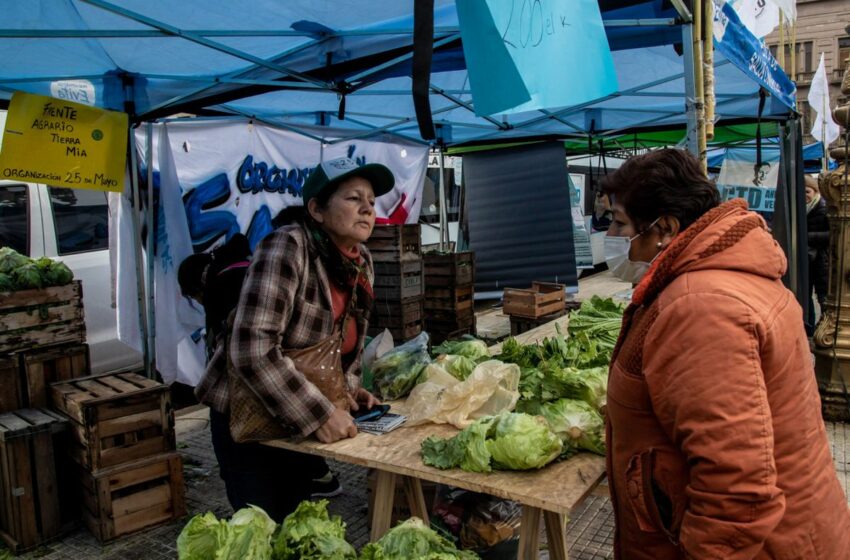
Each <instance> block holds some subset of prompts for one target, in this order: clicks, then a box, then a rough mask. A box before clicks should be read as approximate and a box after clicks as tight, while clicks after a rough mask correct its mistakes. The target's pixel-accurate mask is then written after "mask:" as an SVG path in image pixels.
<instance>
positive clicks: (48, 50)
mask: <svg viewBox="0 0 850 560" xmlns="http://www.w3.org/2000/svg"><path fill="white" fill-rule="evenodd" d="M691 4H692V2H690V1H687V0H599V6H600V9H601V12H602V17H603V21H604V24H605V29H606V34H607V37H608V42H609V45H610V47H611V49H612V50H613V52H614V63H615V67H616V72H617V77H618V81H619V89H618V91H617V92H616V93H613V94H610V95H607V96H605V97H603V98H601V99H596V100H590V101H588V102H586V103H582V104H580V105H577V106H574V107H561V108H551V109H549V110H538V111H530V112H523V113H516V114H512V115H495V116H483V117H480V116H477V115H475V113H474V107H473V99H472V93H471V90H470V86H469V81H468V77H467V71H466V66H465V62H464V57H463V49H462V43H461V34H460V28H459V24H458V17H457V12H456V9H455V4H454V1H453V0H434V10H433V30H434V32H433V58H432V64H431V74H430V83H429V84H428V88H427V90H428V93H429V99H428V100H429V102H430V111H431V116H432V120H433V123H434V125H435V129H436V134H437V138H436V140H434V141H433V143H434V144H435V145H438V146H440V147H441V148H442V147H445V146H454V145H459V144H469V143H489V142H505V141H516V140H518V139H534V138H558V139H569V138H589V139H593V138H598V137H606V136H616V135H618V134H621V133H623V132H624V131H637V130H644V129H657V128H658V127H667V126H669V127H678V128H682V127H687V129H688V131H689V142H688V143H689V147H690V149H692V150H694V151H695V150H696V142H695V140H694V138H695V134H694V133H693V131H694V130H695V129H696V125H695V122H696V114H695V112H694V110H693V109H694V97H695V93H694V92H695V89H694V88H695V85H694V83H695V81H694V76H695V68H694V57H693V56H692V50H691V49H692V48H693V25H692V18H691V15H690V12H689V9H688V5H691ZM415 6H416V3H415V2H413V1H406V2H397V1H375V0H371V1H370V0H352V1H349V2H338V1H334V0H291V1H287V2H280V1H279V0H180V1H179V2H177V1H172V2H151V1H149V0H112V1H107V0H8V1H7V2H4V5H3V8H4V10H3V11H4V14H3V15H4V17H3V21H2V23H0V59H2V60H3V64H2V66H0V107H5V106H7V105H8V102H9V100H10V99H11V96H12V94H13V92H14V91H17V90H20V91H25V92H30V93H38V94H42V95H52V96H54V97H60V98H66V99H71V100H74V99H80V98H81V97H85V98H87V99H86V100H87V101H89V102H90V103H91V104H93V105H95V106H98V107H103V108H107V109H112V110H119V111H124V112H126V113H128V114H129V116H130V119H131V121H133V122H136V123H140V122H145V121H147V122H150V121H153V120H156V119H160V118H164V117H170V116H173V115H175V114H178V113H191V114H194V115H202V116H206V117H224V118H228V117H232V116H239V117H240V118H244V117H251V118H255V119H260V120H263V121H265V122H268V123H270V124H273V125H276V126H280V127H283V128H286V129H289V130H294V131H296V132H300V133H302V134H305V135H307V136H311V137H314V138H315V137H316V134H317V133H316V130H317V129H316V128H315V127H316V125H319V126H320V127H330V128H332V129H334V130H340V129H344V130H346V131H349V132H350V135H351V136H355V137H368V136H373V135H378V134H392V135H398V136H399V137H403V138H405V139H407V140H413V141H419V142H422V141H423V140H422V137H421V136H420V133H419V128H418V123H417V117H416V112H415V110H414V101H413V97H412V94H411V90H412V87H413V81H412V78H411V74H412V60H413V57H414V48H415V46H417V45H415V43H414V40H413V38H414V7H415ZM731 27H732V28H733V30H735V32H736V33H739V34H740V37H743V39H744V42H743V43H742V44H744V43H746V44H750V43H752V44H755V43H754V40H753V41H750V39H751V36H749V33H748V32H746V30H744V29H743V28H741V27H740V25H739V24H734V22H733V25H732V26H731ZM419 45H421V43H419ZM745 47H746V45H745ZM730 48H731V47H730ZM735 48H736V49H737V50H727V51H723V52H726V53H727V54H731V55H733V56H732V58H731V59H730V58H727V57H726V56H724V55H723V54H722V52H721V51H720V50H718V51H717V52H716V53H715V60H714V67H715V76H716V78H715V82H716V98H717V109H716V113H717V120H718V124H723V123H735V122H740V121H742V120H743V121H753V120H755V119H756V118H757V117H759V118H761V119H763V120H773V121H779V122H782V123H785V122H786V121H788V120H789V119H790V120H791V126H790V127H785V129H787V130H786V132H784V133H783V134H785V136H787V137H790V138H792V140H793V137H794V135H795V134H798V127H797V126H795V125H794V124H793V123H794V118H795V116H796V115H795V112H794V107H793V105H794V102H793V85H791V84H790V82H789V81H788V80H787V77H784V76H782V77H784V81H783V80H780V82H781V83H780V84H777V82H776V81H775V80H770V79H768V80H765V76H764V75H762V74H761V73H759V72H758V71H753V70H752V69H751V68H750V67H749V66H748V64H746V62H745V61H744V60H745V59H746V58H747V55H748V54H749V52H744V50H746V49H744V50H742V49H741V48H740V45H737V46H736V47H735ZM747 48H750V49H751V50H752V49H753V48H754V49H756V50H757V49H758V47H752V45H750V47H747ZM733 59H734V60H733ZM779 73H780V74H781V71H780V72H779ZM576 79H577V80H579V79H582V77H581V76H577V77H576ZM764 91H767V94H768V95H767V98H766V103H764V106H763V108H762V110H761V111H760V110H759V104H760V99H762V98H763V93H762V92H764ZM760 93H761V95H760ZM308 126H309V130H308V129H307V127H308ZM318 130H322V129H321V128H319V129H318ZM349 138H350V137H349ZM131 145H132V144H131ZM130 155H131V157H135V152H134V151H131V154H130ZM792 159H793V158H792ZM148 161H149V158H148ZM135 178H136V177H135V174H133V179H134V180H135ZM134 192H135V193H136V195H137V196H138V192H139V191H138V185H134ZM149 196H151V197H152V195H151V194H150V191H149ZM151 201H152V198H151ZM792 215H793V211H792ZM148 220H151V222H152V213H151V212H150V211H149V213H148ZM149 239H150V237H149Z"/></svg>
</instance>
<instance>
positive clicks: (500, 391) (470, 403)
mask: <svg viewBox="0 0 850 560" xmlns="http://www.w3.org/2000/svg"><path fill="white" fill-rule="evenodd" d="M422 375H423V378H424V379H423V380H422V382H421V383H420V384H419V385H417V386H416V387H415V388H414V389H413V391H411V393H410V397H409V398H408V399H407V403H408V405H409V407H410V414H409V415H408V420H407V423H408V425H416V424H423V423H425V422H434V423H435V424H451V425H453V426H455V427H456V428H460V429H463V428H465V427H467V426H468V425H470V424H471V423H472V422H473V421H475V420H476V419H478V418H481V417H482V416H494V415H497V414H499V413H501V412H504V411H510V410H513V409H514V407H515V406H516V402H517V400H518V399H519V377H520V368H519V366H518V365H516V364H506V363H504V362H501V361H499V360H488V361H486V362H482V363H480V364H478V365H477V366H476V367H475V369H474V370H472V373H471V374H470V375H469V377H467V378H466V379H465V380H464V381H460V380H459V379H457V378H456V377H454V376H452V375H451V374H450V373H448V372H447V371H446V370H444V369H443V368H442V367H440V366H439V365H437V364H430V365H428V366H427V367H426V368H425V371H424V372H423V374H422Z"/></svg>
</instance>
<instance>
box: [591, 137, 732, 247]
mask: <svg viewBox="0 0 850 560" xmlns="http://www.w3.org/2000/svg"><path fill="white" fill-rule="evenodd" d="M602 192H604V193H606V194H608V196H609V197H610V199H611V203H612V204H613V203H615V202H616V203H618V204H620V205H621V206H622V207H623V209H625V211H626V214H628V216H629V218H631V219H632V220H633V221H634V222H635V224H636V225H637V226H638V227H639V228H645V227H647V226H648V225H649V224H651V223H652V222H653V221H654V220H655V219H656V218H658V217H659V216H673V217H675V218H677V219H678V220H679V223H680V224H681V228H682V230H684V229H685V228H687V227H688V226H690V225H691V224H692V223H694V222H695V221H696V220H697V219H698V218H699V217H700V216H702V215H703V214H705V213H706V212H708V211H709V210H711V209H712V208H714V207H715V206H717V205H719V204H720V192H719V191H718V190H717V187H716V186H715V185H714V183H713V182H712V181H711V180H710V179H709V178H708V177H707V176H706V174H705V172H704V171H703V169H702V165H701V164H700V162H699V161H698V160H697V159H696V158H695V157H694V156H692V155H691V154H690V153H688V152H686V151H684V150H674V149H670V148H665V149H663V150H655V151H652V152H649V153H648V154H643V155H640V156H635V157H633V158H631V159H629V160H627V161H626V162H625V163H624V164H623V165H622V166H620V168H619V169H617V170H616V171H615V172H614V173H612V174H611V175H608V176H607V177H606V178H605V179H603V181H602Z"/></svg>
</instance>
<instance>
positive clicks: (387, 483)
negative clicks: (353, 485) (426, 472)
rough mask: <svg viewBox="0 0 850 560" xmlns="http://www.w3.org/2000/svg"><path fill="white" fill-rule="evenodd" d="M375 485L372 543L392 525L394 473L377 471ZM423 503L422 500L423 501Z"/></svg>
mask: <svg viewBox="0 0 850 560" xmlns="http://www.w3.org/2000/svg"><path fill="white" fill-rule="evenodd" d="M377 473H378V477H377V480H376V483H375V510H374V511H373V512H372V532H371V535H370V538H371V540H372V542H375V541H377V540H378V539H380V538H381V537H383V536H384V535H385V534H386V532H387V531H389V530H390V523H392V515H393V502H394V501H395V480H396V478H395V477H396V475H395V473H391V472H387V471H382V470H379V471H377ZM423 501H424V500H423Z"/></svg>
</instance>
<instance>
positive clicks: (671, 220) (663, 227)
mask: <svg viewBox="0 0 850 560" xmlns="http://www.w3.org/2000/svg"><path fill="white" fill-rule="evenodd" d="M655 225H656V227H657V228H658V230H659V231H660V233H661V243H663V245H664V247H667V245H669V244H670V243H672V242H673V238H674V237H676V236H677V235H679V231H680V230H681V227H682V225H681V224H680V223H679V218H677V217H675V216H661V217H660V218H658V223H656V224H655Z"/></svg>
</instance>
